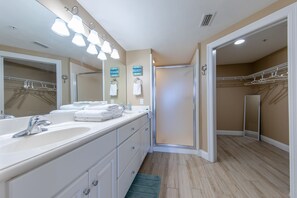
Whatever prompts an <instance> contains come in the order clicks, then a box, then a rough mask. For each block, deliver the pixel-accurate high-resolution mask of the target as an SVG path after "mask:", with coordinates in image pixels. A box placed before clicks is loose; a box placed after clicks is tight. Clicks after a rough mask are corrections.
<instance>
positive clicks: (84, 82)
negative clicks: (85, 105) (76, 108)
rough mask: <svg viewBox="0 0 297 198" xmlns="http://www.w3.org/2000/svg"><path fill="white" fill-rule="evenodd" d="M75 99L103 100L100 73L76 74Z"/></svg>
mask: <svg viewBox="0 0 297 198" xmlns="http://www.w3.org/2000/svg"><path fill="white" fill-rule="evenodd" d="M76 83H77V100H78V101H90V100H91V101H101V100H103V91H102V73H93V74H81V75H77V82H76Z"/></svg>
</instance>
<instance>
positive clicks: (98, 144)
mask: <svg viewBox="0 0 297 198" xmlns="http://www.w3.org/2000/svg"><path fill="white" fill-rule="evenodd" d="M115 149H116V132H115V131H113V132H110V133H108V134H106V135H104V136H102V137H100V138H98V139H96V140H93V141H92V142H89V143H87V144H85V145H83V146H81V147H79V148H77V149H75V150H73V151H71V152H69V153H66V154H64V155H62V156H60V157H58V158H56V159H54V160H52V161H50V162H48V163H46V164H44V165H42V166H40V167H38V168H35V169H33V170H32V171H29V172H27V173H25V174H23V175H21V176H18V177H16V178H14V179H12V180H10V181H8V183H7V185H8V195H9V198H24V197H30V198H40V197H42V198H47V197H61V198H62V197H63V198H68V197H69V198H70V197H89V194H92V195H94V194H93V192H92V191H96V190H98V185H100V186H108V185H110V183H111V181H110V180H112V182H114V183H113V185H112V187H108V188H106V189H110V192H106V191H105V190H106V189H104V193H105V194H111V195H114V192H115V190H114V189H115V185H116V174H115V173H116V166H115V161H116V151H115ZM101 168H103V169H104V170H99V169H101ZM100 171H101V172H100ZM102 171H103V172H102ZM93 174H94V175H93ZM107 176H112V177H111V178H110V179H109V180H105V178H106V177H107ZM90 179H92V180H90ZM97 180H98V184H97V186H93V184H92V182H93V181H97ZM112 190H114V191H112ZM91 192H92V193H91ZM112 197H115V195H114V196H111V197H110V198H112Z"/></svg>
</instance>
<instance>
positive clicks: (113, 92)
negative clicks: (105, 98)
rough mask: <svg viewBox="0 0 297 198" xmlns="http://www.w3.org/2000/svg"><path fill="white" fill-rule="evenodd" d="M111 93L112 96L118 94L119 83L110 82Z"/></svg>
mask: <svg viewBox="0 0 297 198" xmlns="http://www.w3.org/2000/svg"><path fill="white" fill-rule="evenodd" d="M109 95H110V96H117V95H118V85H117V84H110V89H109Z"/></svg>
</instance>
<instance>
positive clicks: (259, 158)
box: [140, 136, 289, 198]
mask: <svg viewBox="0 0 297 198" xmlns="http://www.w3.org/2000/svg"><path fill="white" fill-rule="evenodd" d="M140 172H141V173H147V174H153V175H159V176H161V192H160V198H163V197H168V198H178V197H179V198H198V197H203V198H207V197H219V198H224V197H236V198H237V197H251V198H257V197H261V198H262V197H269V198H271V197H289V154H288V153H287V152H284V151H282V150H280V149H278V148H276V147H274V146H271V145H269V144H266V143H264V142H258V141H255V140H253V139H250V138H245V137H230V136H218V162H216V163H210V162H208V161H206V160H204V159H202V158H200V157H197V156H195V155H185V154H170V153H160V152H154V153H152V154H148V156H147V157H146V159H145V161H144V163H143V165H142V167H141V169H140Z"/></svg>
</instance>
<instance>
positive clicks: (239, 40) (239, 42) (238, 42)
mask: <svg viewBox="0 0 297 198" xmlns="http://www.w3.org/2000/svg"><path fill="white" fill-rule="evenodd" d="M244 42H245V40H244V39H238V40H237V41H235V42H234V45H241V44H243V43H244Z"/></svg>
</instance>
